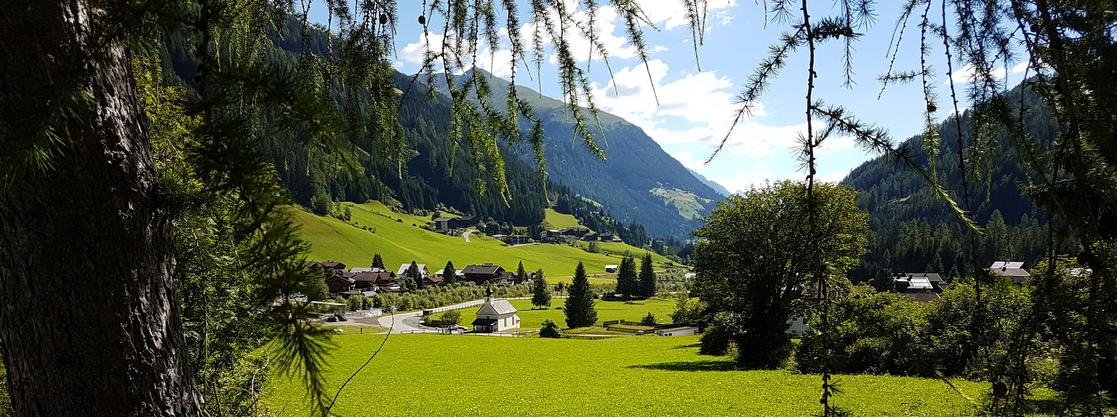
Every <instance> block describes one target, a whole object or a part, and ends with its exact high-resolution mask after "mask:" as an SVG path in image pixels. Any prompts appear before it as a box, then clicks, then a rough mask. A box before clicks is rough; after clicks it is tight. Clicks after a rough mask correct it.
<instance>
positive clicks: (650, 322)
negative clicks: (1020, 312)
mask: <svg viewBox="0 0 1117 418" xmlns="http://www.w3.org/2000/svg"><path fill="white" fill-rule="evenodd" d="M640 324H641V325H647V326H655V315H652V313H651V312H648V314H647V315H646V316H644V319H641V320H640Z"/></svg>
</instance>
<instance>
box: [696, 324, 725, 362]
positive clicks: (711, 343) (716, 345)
mask: <svg viewBox="0 0 1117 418" xmlns="http://www.w3.org/2000/svg"><path fill="white" fill-rule="evenodd" d="M726 353H729V333H728V332H726V331H725V329H724V328H722V327H721V326H717V325H714V326H711V327H708V328H706V332H704V333H702V347H700V348H699V349H698V354H704V355H707V356H724V355H725V354H726Z"/></svg>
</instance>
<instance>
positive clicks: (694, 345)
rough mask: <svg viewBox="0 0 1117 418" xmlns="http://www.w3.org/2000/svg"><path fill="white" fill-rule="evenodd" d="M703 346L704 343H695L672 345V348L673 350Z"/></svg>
mask: <svg viewBox="0 0 1117 418" xmlns="http://www.w3.org/2000/svg"><path fill="white" fill-rule="evenodd" d="M701 346H702V343H694V344H685V345H676V346H674V347H671V349H672V350H686V349H688V348H698V347H701Z"/></svg>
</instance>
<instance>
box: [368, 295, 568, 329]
mask: <svg viewBox="0 0 1117 418" xmlns="http://www.w3.org/2000/svg"><path fill="white" fill-rule="evenodd" d="M565 297H566V296H555V298H556V299H560V298H565ZM506 299H507V300H517V299H531V297H518V298H506ZM482 303H485V300H484V299H477V300H471V301H469V302H462V303H456V304H453V305H447V306H442V307H438V308H434V309H430V310H431V311H434V312H435V313H438V312H444V311H452V310H457V309H464V308H469V307H473V306H480V305H481V304H482ZM422 316H423V312H422V311H416V312H404V313H398V314H395V315H386V316H381V317H379V318H377V319H376V320H377V322H379V323H380V326H381V327H384V328H386V329H388V328H390V329H391V330H392V334H413V333H419V332H431V333H437V332H439V329H438V328H431V327H426V326H422V325H419V319H421V318H422ZM393 321H395V322H394V324H395V325H394V326H393ZM463 325H464V324H463ZM466 326H468V325H466Z"/></svg>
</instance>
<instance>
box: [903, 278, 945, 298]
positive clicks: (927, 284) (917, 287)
mask: <svg viewBox="0 0 1117 418" xmlns="http://www.w3.org/2000/svg"><path fill="white" fill-rule="evenodd" d="M892 291H894V292H896V293H899V294H900V295H902V296H904V297H906V298H908V299H911V300H913V301H916V302H931V301H936V300H939V294H940V293H942V276H941V275H939V274H938V273H899V274H896V275H894V276H892Z"/></svg>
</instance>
